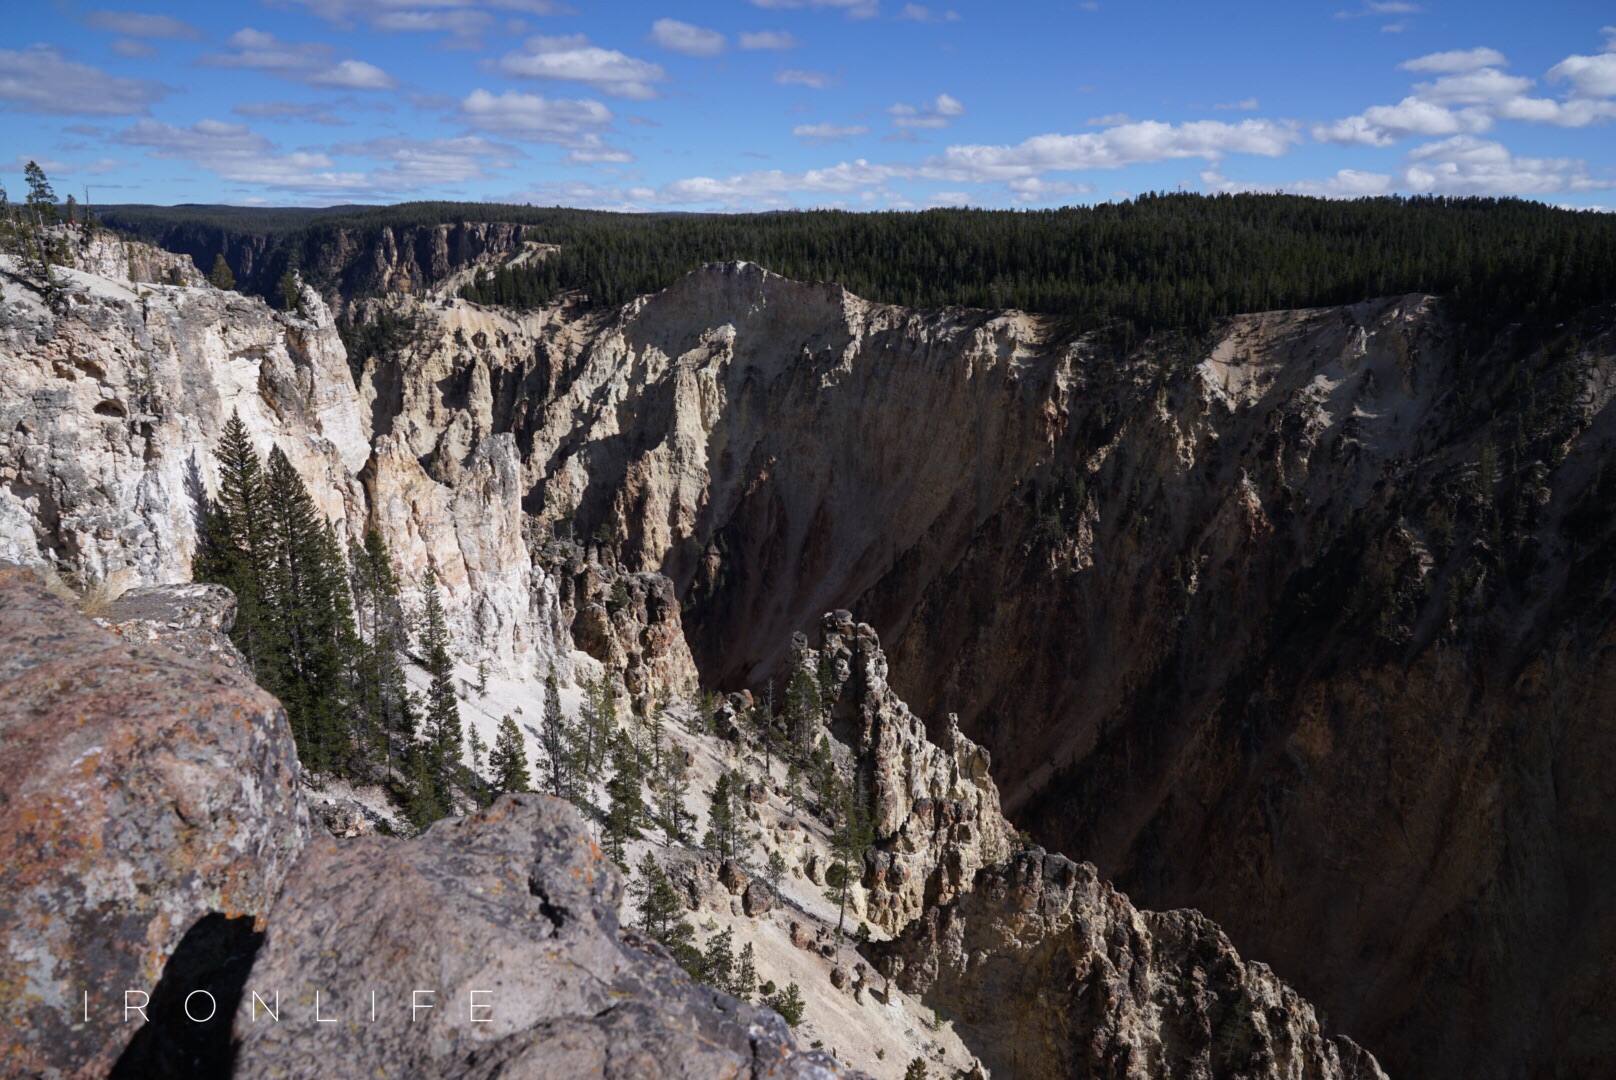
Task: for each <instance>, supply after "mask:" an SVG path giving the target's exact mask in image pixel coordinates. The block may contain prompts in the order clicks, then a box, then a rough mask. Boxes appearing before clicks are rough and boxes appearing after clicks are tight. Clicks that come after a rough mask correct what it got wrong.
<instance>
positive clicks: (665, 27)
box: [647, 19, 729, 56]
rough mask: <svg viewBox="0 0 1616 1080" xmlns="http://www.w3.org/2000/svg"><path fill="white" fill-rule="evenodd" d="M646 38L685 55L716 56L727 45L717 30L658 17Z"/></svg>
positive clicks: (652, 42)
mask: <svg viewBox="0 0 1616 1080" xmlns="http://www.w3.org/2000/svg"><path fill="white" fill-rule="evenodd" d="M647 40H648V41H650V42H651V44H653V45H656V46H658V47H659V48H663V49H667V50H668V51H669V52H676V53H683V54H684V55H686V56H717V55H718V54H720V53H722V52H723V51H724V49H725V48H727V47H728V45H729V42H728V40H727V39H725V37H724V35H723V34H720V33H719V32H718V31H717V30H706V29H703V28H702V27H700V26H692V25H690V24H689V23H687V22H680V21H679V20H678V19H658V20H657V21H656V22H654V23H652V24H651V33H650V34H649V35H648V37H647Z"/></svg>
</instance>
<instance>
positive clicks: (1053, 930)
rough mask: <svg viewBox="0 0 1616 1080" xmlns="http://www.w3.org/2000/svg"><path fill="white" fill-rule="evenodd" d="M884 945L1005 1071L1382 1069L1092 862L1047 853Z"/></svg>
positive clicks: (1211, 939) (1373, 1075)
mask: <svg viewBox="0 0 1616 1080" xmlns="http://www.w3.org/2000/svg"><path fill="white" fill-rule="evenodd" d="M880 951H881V952H882V953H883V957H882V966H883V968H884V969H885V971H886V972H887V974H888V975H889V976H891V977H893V978H894V979H895V980H896V981H897V982H898V984H899V985H900V986H902V987H903V988H904V989H905V990H908V991H910V992H912V993H917V994H921V995H924V1000H926V1001H928V1002H930V1003H932V1004H934V1005H935V1006H936V1007H937V1008H938V1009H939V1010H942V1011H943V1012H945V1013H946V1014H947V1015H948V1016H950V1017H952V1018H954V1021H955V1024H956V1026H958V1027H959V1028H960V1029H961V1030H962V1031H963V1032H964V1033H965V1034H966V1038H967V1042H968V1043H969V1044H970V1045H972V1046H973V1047H978V1048H980V1049H979V1053H981V1055H982V1058H983V1063H984V1064H985V1065H987V1066H988V1067H989V1068H990V1069H992V1070H993V1075H995V1076H1014V1077H1017V1078H1019V1080H1059V1078H1063V1077H1071V1076H1115V1077H1127V1078H1129V1080H1135V1078H1138V1080H1146V1078H1149V1080H1157V1078H1159V1080H1168V1078H1170V1077H1201V1076H1276V1077H1277V1076H1284V1077H1291V1078H1295V1080H1384V1078H1385V1075H1386V1074H1385V1073H1383V1072H1381V1070H1380V1066H1379V1065H1378V1064H1376V1062H1375V1059H1374V1058H1373V1057H1372V1056H1370V1055H1369V1054H1368V1053H1366V1052H1365V1051H1364V1050H1363V1048H1361V1047H1359V1046H1358V1045H1357V1044H1356V1043H1354V1042H1353V1041H1352V1040H1351V1039H1348V1038H1346V1037H1344V1036H1339V1035H1338V1036H1334V1037H1326V1036H1324V1035H1322V1034H1321V1033H1320V1031H1319V1023H1318V1020H1317V1018H1316V1017H1315V1015H1314V1012H1313V1007H1312V1006H1311V1005H1309V1004H1308V1003H1307V1002H1305V1001H1303V1000H1302V999H1301V998H1300V997H1299V996H1298V995H1297V993H1296V992H1295V991H1294V990H1292V989H1291V988H1290V987H1288V986H1286V985H1285V984H1284V983H1282V982H1280V981H1279V979H1277V978H1276V977H1275V976H1274V973H1273V972H1272V971H1270V970H1269V969H1268V967H1267V966H1266V965H1264V964H1254V963H1249V962H1245V961H1242V960H1241V959H1240V957H1239V955H1238V954H1236V952H1235V950H1234V947H1233V946H1232V945H1231V944H1230V943H1229V939H1228V937H1227V935H1225V934H1224V933H1223V931H1222V930H1220V929H1218V927H1217V926H1216V925H1214V924H1213V923H1212V921H1211V920H1209V919H1207V918H1206V917H1205V916H1203V915H1201V914H1200V913H1199V912H1196V911H1168V912H1161V913H1158V912H1150V911H1138V910H1135V908H1134V907H1133V905H1132V904H1130V903H1129V902H1128V898H1127V897H1125V896H1123V895H1122V894H1121V893H1118V892H1117V891H1115V890H1114V889H1112V888H1111V887H1110V886H1108V885H1106V884H1105V883H1104V882H1102V881H1100V880H1099V878H1098V876H1097V875H1096V873H1095V870H1094V867H1093V866H1091V865H1089V864H1088V863H1074V862H1072V861H1070V860H1068V859H1065V858H1062V857H1061V856H1059V855H1048V854H1046V853H1045V852H1044V851H1043V850H1042V849H1041V848H1031V849H1028V850H1026V851H1022V852H1020V853H1019V854H1017V855H1016V856H1015V858H1013V859H1011V860H1009V861H1008V862H1006V863H1005V864H1003V865H1000V866H995V867H993V868H991V869H988V870H984V871H982V872H981V873H980V874H978V875H977V876H976V884H975V888H974V889H972V890H971V891H969V892H968V893H966V894H965V895H963V896H962V897H961V898H960V899H959V900H958V901H956V902H955V903H952V904H946V905H943V906H941V907H936V908H932V909H930V910H928V911H927V913H926V915H925V917H924V918H923V919H921V920H920V921H918V922H917V923H915V924H914V925H913V926H912V927H910V929H909V931H908V932H907V933H906V934H905V935H904V936H903V937H902V938H901V939H900V940H899V941H898V942H895V943H893V944H892V945H889V946H886V947H883V948H882V949H881V950H880Z"/></svg>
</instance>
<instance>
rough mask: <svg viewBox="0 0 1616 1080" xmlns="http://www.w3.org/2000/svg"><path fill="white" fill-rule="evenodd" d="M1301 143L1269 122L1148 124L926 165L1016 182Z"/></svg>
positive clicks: (957, 175)
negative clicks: (1061, 173)
mask: <svg viewBox="0 0 1616 1080" xmlns="http://www.w3.org/2000/svg"><path fill="white" fill-rule="evenodd" d="M1300 139H1301V136H1300V135H1299V134H1298V133H1297V132H1296V131H1294V130H1292V129H1291V128H1289V127H1285V126H1283V125H1280V124H1276V123H1274V122H1273V121H1270V120H1245V121H1242V122H1240V123H1238V124H1226V123H1223V122H1221V121H1217V120H1197V121H1193V122H1191V123H1186V124H1176V125H1175V124H1164V123H1161V122H1159V121H1155V120H1145V121H1141V122H1139V123H1134V124H1123V125H1121V126H1118V127H1114V128H1108V129H1106V130H1105V131H1097V132H1090V133H1087V134H1083V135H1037V136H1034V137H1033V138H1030V139H1027V140H1025V141H1024V142H1020V143H1017V144H1016V145H1014V146H950V147H949V148H948V149H947V150H946V151H945V152H944V153H943V155H942V156H941V157H940V158H936V159H933V160H932V161H929V162H927V165H926V169H927V171H928V173H929V174H930V175H934V176H936V177H937V178H939V179H951V180H956V181H967V182H971V181H977V182H983V181H989V182H991V181H1012V180H1019V179H1024V178H1026V177H1034V176H1042V175H1043V174H1044V173H1048V172H1068V171H1078V170H1084V169H1118V168H1121V167H1123V166H1125V165H1135V164H1142V163H1147V162H1156V161H1170V160H1175V159H1180V158H1205V159H1207V160H1209V161H1216V160H1218V159H1219V158H1221V157H1223V156H1224V155H1225V154H1258V155H1261V156H1264V157H1278V156H1280V155H1282V154H1284V153H1286V152H1288V151H1289V150H1290V149H1291V148H1292V147H1293V146H1295V145H1296V143H1297V142H1298V141H1299V140H1300Z"/></svg>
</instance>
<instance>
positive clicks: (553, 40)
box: [494, 34, 668, 101]
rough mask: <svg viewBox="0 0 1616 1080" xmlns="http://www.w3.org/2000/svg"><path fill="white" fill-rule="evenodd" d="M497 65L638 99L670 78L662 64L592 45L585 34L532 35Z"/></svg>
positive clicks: (511, 72)
mask: <svg viewBox="0 0 1616 1080" xmlns="http://www.w3.org/2000/svg"><path fill="white" fill-rule="evenodd" d="M494 68H495V70H497V71H498V72H499V73H500V74H502V75H506V76H509V77H511V78H517V79H536V80H540V81H546V82H576V83H583V84H584V85H586V86H591V87H594V88H595V89H596V90H598V91H600V92H601V93H603V94H607V95H609V96H611V97H619V98H631V99H634V100H637V101H645V100H648V99H650V98H654V97H658V96H659V95H658V93H657V90H656V86H655V84H656V83H660V82H665V81H666V80H667V77H668V74H667V72H666V71H664V70H663V69H662V65H660V64H653V63H651V62H650V61H649V60H639V59H636V58H635V57H632V56H627V55H625V54H623V53H620V52H618V51H617V50H616V49H603V48H601V47H600V46H598V45H591V44H589V39H588V38H586V37H584V36H583V35H582V34H571V35H568V36H565V37H545V36H543V35H540V36H538V37H532V38H529V39H528V40H527V42H526V44H525V45H524V47H523V48H522V49H520V50H518V51H516V52H509V53H506V54H505V55H504V56H502V57H500V58H499V60H497V61H496V62H495V64H494Z"/></svg>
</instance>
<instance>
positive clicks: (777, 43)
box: [740, 30, 802, 49]
mask: <svg viewBox="0 0 1616 1080" xmlns="http://www.w3.org/2000/svg"><path fill="white" fill-rule="evenodd" d="M740 41H741V48H743V49H795V48H796V47H797V46H799V45H801V44H802V42H800V41H798V40H797V35H795V34H793V33H791V32H790V31H787V30H756V31H746V30H742V31H741V33H740Z"/></svg>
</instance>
